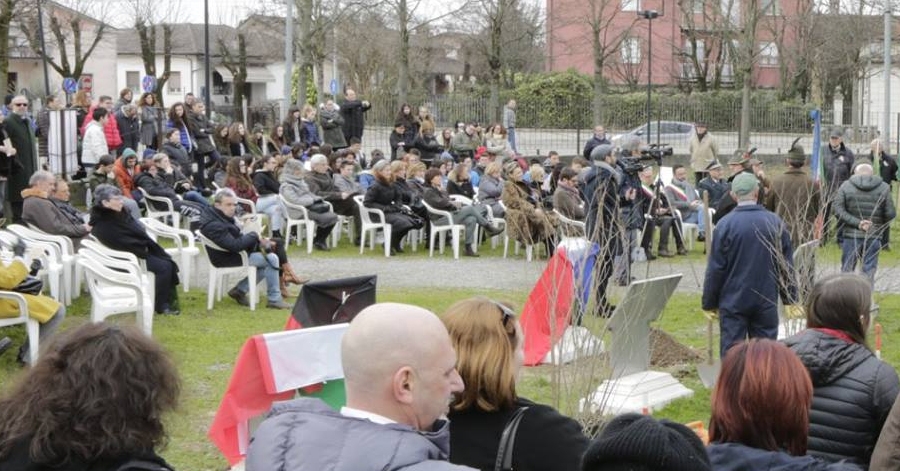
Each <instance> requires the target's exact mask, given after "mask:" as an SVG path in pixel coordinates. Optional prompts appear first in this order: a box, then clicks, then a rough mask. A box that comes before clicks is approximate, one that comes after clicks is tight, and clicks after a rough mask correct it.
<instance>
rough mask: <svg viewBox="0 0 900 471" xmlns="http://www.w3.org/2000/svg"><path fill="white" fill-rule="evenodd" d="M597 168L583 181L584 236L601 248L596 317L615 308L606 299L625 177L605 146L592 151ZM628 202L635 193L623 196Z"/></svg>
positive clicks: (617, 245)
mask: <svg viewBox="0 0 900 471" xmlns="http://www.w3.org/2000/svg"><path fill="white" fill-rule="evenodd" d="M591 159H592V160H593V163H594V165H593V166H592V167H591V168H590V169H589V170H588V171H587V172H586V174H585V176H584V177H583V178H582V184H581V199H582V200H584V201H585V203H586V205H587V215H586V217H585V234H586V235H587V238H588V240H590V241H591V242H593V243H595V244H598V245H599V246H600V252H599V253H598V254H597V262H596V264H595V265H594V270H595V272H596V273H597V275H596V276H597V300H596V302H595V305H596V306H597V307H596V309H597V314H598V315H601V316H607V317H608V316H611V315H612V313H613V311H614V310H615V306H613V305H611V304H609V301H607V299H606V286H607V284H608V283H609V278H610V277H611V276H612V271H613V257H614V256H615V255H616V254H617V253H618V252H619V250H620V241H619V239H620V238H621V233H622V221H621V220H620V218H619V208H620V205H621V201H620V193H619V188H620V186H621V184H622V179H623V177H622V175H621V174H620V173H619V172H618V171H617V170H616V154H615V152H613V147H612V146H610V145H607V144H602V145H599V146H596V147H594V149H593V150H592V151H591ZM624 197H625V199H627V200H634V198H635V190H634V189H633V188H632V189H630V190H628V191H627V192H626V193H624Z"/></svg>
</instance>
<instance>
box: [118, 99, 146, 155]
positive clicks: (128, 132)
mask: <svg viewBox="0 0 900 471" xmlns="http://www.w3.org/2000/svg"><path fill="white" fill-rule="evenodd" d="M116 125H117V126H119V137H121V138H122V145H120V146H119V148H118V149H117V150H118V152H119V154H121V153H122V152H123V151H124V150H125V149H137V148H138V144H140V143H141V120H140V118H139V117H138V110H137V106H134V105H132V104H130V103H129V104H127V105H122V107H121V108H119V111H116Z"/></svg>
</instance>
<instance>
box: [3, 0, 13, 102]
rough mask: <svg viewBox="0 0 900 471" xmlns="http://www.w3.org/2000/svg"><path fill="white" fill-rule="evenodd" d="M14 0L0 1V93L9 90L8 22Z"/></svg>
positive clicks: (10, 19)
mask: <svg viewBox="0 0 900 471" xmlns="http://www.w3.org/2000/svg"><path fill="white" fill-rule="evenodd" d="M14 4H15V1H14V0H2V1H0V93H3V95H6V94H7V93H8V92H9V77H8V76H7V72H8V71H9V24H10V23H11V22H12V10H13V5H14Z"/></svg>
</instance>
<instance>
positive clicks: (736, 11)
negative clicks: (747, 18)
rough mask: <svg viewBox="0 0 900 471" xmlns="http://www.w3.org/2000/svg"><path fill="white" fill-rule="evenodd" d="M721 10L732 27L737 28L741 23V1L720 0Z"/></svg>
mask: <svg viewBox="0 0 900 471" xmlns="http://www.w3.org/2000/svg"><path fill="white" fill-rule="evenodd" d="M719 8H720V9H721V11H722V16H723V17H724V18H726V19H728V21H729V22H730V23H731V25H732V26H737V25H738V24H740V22H741V2H740V0H719Z"/></svg>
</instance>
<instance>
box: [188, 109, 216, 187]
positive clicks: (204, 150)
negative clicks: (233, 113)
mask: <svg viewBox="0 0 900 471" xmlns="http://www.w3.org/2000/svg"><path fill="white" fill-rule="evenodd" d="M187 126H188V129H189V130H190V133H191V137H193V140H194V142H195V143H197V148H196V149H194V163H195V164H196V165H197V171H196V172H191V173H185V175H189V176H190V175H192V176H193V178H194V186H195V187H197V188H208V187H209V185H208V184H207V183H206V177H205V175H204V174H205V173H206V169H208V168H210V167H212V166H214V165H216V163H217V162H218V161H219V159H220V158H221V157H220V156H219V151H217V150H216V144H215V143H214V142H213V140H212V134H213V133H214V132H215V129H214V128H213V125H212V124H210V122H209V118H207V117H206V105H204V104H203V102H202V101H200V100H197V101H195V102H194V105H193V106H192V107H191V109H190V111H189V112H188V114H187Z"/></svg>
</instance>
